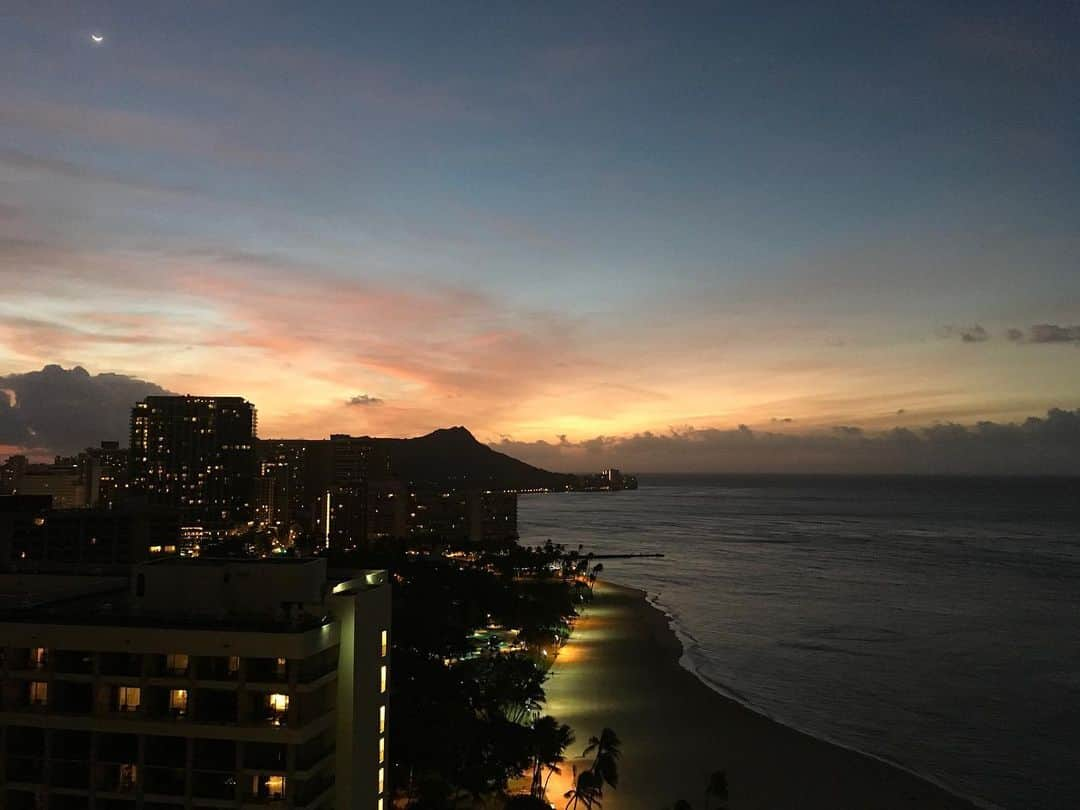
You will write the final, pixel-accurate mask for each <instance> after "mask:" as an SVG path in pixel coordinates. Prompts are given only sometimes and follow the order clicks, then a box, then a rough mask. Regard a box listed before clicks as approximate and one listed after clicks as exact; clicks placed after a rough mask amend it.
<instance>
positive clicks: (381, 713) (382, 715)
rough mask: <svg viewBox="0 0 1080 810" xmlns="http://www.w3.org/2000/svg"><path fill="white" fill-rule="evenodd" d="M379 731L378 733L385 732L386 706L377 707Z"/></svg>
mask: <svg viewBox="0 0 1080 810" xmlns="http://www.w3.org/2000/svg"><path fill="white" fill-rule="evenodd" d="M379 733H380V734H385V733H386V707H385V706H380V707H379Z"/></svg>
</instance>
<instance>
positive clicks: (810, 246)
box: [0, 0, 1080, 469]
mask: <svg viewBox="0 0 1080 810" xmlns="http://www.w3.org/2000/svg"><path fill="white" fill-rule="evenodd" d="M94 33H98V34H100V35H102V36H103V37H104V41H103V42H101V43H100V44H96V43H94V42H93V41H92V40H91V34H94ZM1078 41H1080V7H1078V6H1077V5H1076V4H1075V3H1069V2H1060V3H1041V2H1025V3H1019V2H1017V3H1007V4H1006V3H1000V4H999V3H993V2H980V3H949V2H932V3H931V2H927V3H911V2H892V3H889V2H882V3H865V2H861V3H850V4H839V3H838V4H830V3H824V4H806V3H745V4H735V3H709V4H702V5H696V4H691V3H678V4H671V3H656V4H645V3H631V2H619V3H603V2H589V3H580V2H578V3H543V4H540V3H536V4H525V3H502V4H498V3H464V2H463V3H456V2H455V3H438V4H433V3H416V4H413V3H401V2H398V3H393V4H385V5H382V4H379V5H375V4H365V3H358V2H311V3H294V2H272V1H271V0H260V2H244V0H230V2H228V3H220V2H199V0H193V1H190V2H182V3H181V2H167V1H165V0H163V2H154V3H146V2H144V1H143V2H123V1H122V0H119V1H118V2H109V3H102V2H92V1H87V0H81V1H80V2H50V0H34V2H29V1H28V0H25V1H24V0H14V1H13V2H10V3H5V4H4V7H3V8H2V9H0V284H2V289H3V293H2V294H0V390H3V391H4V392H6V394H7V396H6V400H7V401H6V402H5V401H4V399H5V398H4V397H0V449H7V450H9V451H10V450H13V449H19V448H23V449H29V450H30V451H33V452H38V453H45V452H52V451H54V450H56V451H60V450H61V449H66V448H67V447H68V445H69V444H70V442H73V441H75V439H74V438H71V437H68V438H65V439H60V438H58V437H60V436H61V434H63V435H64V436H67V434H64V433H63V430H62V427H63V425H59V424H54V423H49V421H48V420H49V419H54V421H55V420H56V419H59V420H61V421H62V422H70V421H71V419H72V418H76V419H77V417H71V416H70V414H67V413H65V412H64V409H63V408H60V409H59V410H57V408H55V407H53V406H54V405H56V404H57V403H58V402H59V403H71V404H72V407H73V408H75V407H88V406H87V405H86V403H88V402H89V403H92V406H93V407H94V408H97V407H98V406H99V405H100V403H102V402H112V401H113V400H114V399H116V401H118V402H126V399H125V397H128V396H129V395H130V394H131V393H132V391H133V390H134V389H132V387H131V384H132V380H131V379H130V378H134V380H135V381H136V382H137V381H145V386H146V387H145V390H146V391H148V392H149V391H160V390H167V391H172V392H177V393H199V394H239V395H242V396H245V397H247V398H248V399H249V400H251V401H252V402H254V403H255V404H256V406H257V407H258V409H259V432H260V435H263V436H306V437H320V436H326V435H327V434H329V433H330V432H348V433H354V434H357V435H362V434H377V435H406V436H407V435H417V434H420V433H424V432H427V431H429V430H432V429H434V428H437V427H443V426H448V425H465V426H467V427H469V428H470V429H471V430H472V431H473V432H474V434H475V435H476V436H477V437H478V438H480V439H481V440H483V441H487V442H491V443H493V444H495V445H496V446H500V447H503V448H505V449H512V450H515V451H520V452H521V453H524V454H525V455H526V456H527V457H528V458H530V459H535V460H539V459H545V460H547V461H549V463H551V464H553V465H554V466H559V465H562V466H565V465H567V464H581V463H591V462H592V461H597V462H599V461H620V459H622V458H625V459H629V460H631V461H632V463H633V464H634V465H635V466H636V467H638V468H640V469H648V468H657V469H661V468H663V469H670V468H673V467H674V468H679V466H680V463H679V461H678V458H674V459H673V458H672V457H671V453H670V451H669V450H665V451H661V450H659V449H658V448H656V447H655V446H653V445H650V444H648V442H647V441H646V442H644V443H641V442H639V443H637V444H634V441H635V439H636V438H641V437H649V436H653V437H655V436H664V437H667V438H668V439H671V440H672V441H674V440H675V439H676V438H677V437H683V438H685V437H686V436H688V435H694V436H696V437H698V439H700V437H701V436H703V435H727V432H730V431H736V432H738V431H739V430H740V426H742V428H743V429H745V430H749V431H753V432H756V434H757V435H769V436H776V437H781V438H783V437H787V438H788V439H790V440H791V441H795V442H796V443H797V442H798V441H802V440H804V439H805V440H807V441H810V440H811V439H813V440H816V439H820V438H821V437H828V436H832V437H835V436H838V435H839V436H850V435H852V434H845V433H844V432H843V431H844V430H845V429H847V428H856V429H858V430H859V431H863V432H865V435H867V436H875V437H877V436H884V435H892V434H890V433H889V432H895V431H897V430H900V431H914V432H915V434H917V435H920V436H927V435H930V434H927V433H925V431H927V430H932V429H934V428H935V426H942V425H954V426H955V425H961V426H964V427H965V429H971V430H977V428H976V426H977V425H978V424H980V423H992V424H994V425H1014V426H1022V425H1024V424H1025V420H1028V419H1029V418H1032V417H1034V418H1036V419H1039V420H1046V421H1047V423H1050V422H1053V417H1052V412H1060V413H1065V414H1066V415H1069V414H1072V413H1073V409H1076V408H1078V407H1080V231H1078V229H1077V223H1078V222H1080V168H1078V162H1077V161H1076V159H1075V157H1076V155H1077V154H1078V153H1080V116H1078V115H1077V114H1076V103H1075V101H1076V98H1075V97H1076V87H1077V80H1078V79H1080V48H1077V47H1076V45H1077V42H1078ZM56 366H59V367H60V369H61V370H66V372H65V373H64V374H58V373H57V370H56V369H55V368H54V367H56ZM42 369H46V370H49V369H52V370H51V371H48V373H45V372H43V371H42ZM73 369H77V370H78V371H79V372H82V371H83V370H85V373H76V372H75V371H72V370H73ZM30 374H38V375H39V376H37V377H30V376H27V375H30ZM42 374H44V375H45V376H44V377H41V376H40V375H42ZM102 375H104V376H102ZM42 379H47V380H49V381H51V382H50V384H51V385H54V388H50V389H48V390H49V391H51V392H52V393H51V394H50V395H49V400H50V402H51V403H52V405H50V407H49V408H48V412H49V413H50V414H56V413H59V414H61V415H60V416H55V417H54V416H46V415H45V413H44V410H43V407H42V406H41V404H40V402H41V400H40V399H37V400H36V399H35V396H38V397H40V396H41V392H42V391H43V390H45V389H43V388H41V386H40V385H39V384H38V383H40V381H41V380H42ZM87 379H89V380H91V382H92V385H91V384H90V383H87V382H86V380H87ZM88 386H89V387H88ZM137 387H138V386H136V388H137ZM106 389H107V393H106ZM139 390H143V389H139ZM33 392H36V393H33ZM80 392H81V393H80ZM80 396H81V397H84V398H83V399H79V397H80ZM85 397H89V399H85ZM1055 409H1058V410H1057V411H1055ZM69 410H70V409H69ZM96 426H97V423H95V427H96ZM709 431H713V432H714V433H708V432H709ZM920 431H922V432H920ZM50 437H53V438H50ZM815 437H816V438H815ZM90 438H93V437H90ZM121 438H122V437H121ZM597 440H601V441H599V442H598V441H597ZM679 446H680V447H683V448H684V449H687V448H688V447H689V445H688V444H685V443H684V444H683V445H679ZM693 446H694V447H697V446H698V445H697V444H694V445H693ZM551 447H562V448H571V449H572V451H573V452H570V451H568V452H570V455H568V456H565V457H564V456H558V457H555V458H550V453H549V450H550V448H551ZM538 448H539V449H538ZM544 448H547V449H544ZM587 448H592V449H587ZM597 448H606V450H601V449H597ZM616 448H622V450H621V451H620V452H622V455H620V454H619V452H616ZM629 448H634V452H633V453H630V452H629ZM593 449H595V452H593ZM589 453H592V455H589ZM575 454H576V455H575ZM774 456H775V459H774V461H772V462H770V468H772V467H775V468H777V469H799V468H800V467H799V465H800V464H801V462H800V461H799V458H798V454H793V453H790V452H788V451H776V452H775V453H774ZM735 457H736V456H725V455H724V453H722V452H721V453H720V454H719V455H717V454H716V453H715V452H713V453H712V454H710V455H703V456H700V457H698V458H696V459H695V460H690V459H689V457H684V458H686V460H685V462H684V463H683V467H684V468H686V469H689V468H695V469H698V468H700V469H720V468H726V466H730V465H731V464H735V463H736V462H734V461H732V460H731V459H732V458H735ZM770 458H773V456H770ZM860 458H862V457H860ZM739 463H740V464H741V463H743V462H739ZM745 464H750V466H753V464H751V462H750V461H746V462H745ZM867 464H870V466H873V465H872V464H871V463H870V462H868V461H866V460H865V459H864V460H862V461H859V462H858V463H856V462H854V461H853V462H852V465H853V466H854V467H858V468H860V469H862V468H864V466H865V465H867ZM1025 464H1027V465H1028V466H1031V465H1034V466H1035V467H1036V468H1037V467H1038V460H1037V459H1036V460H1035V461H1032V460H1031V459H1028V460H1027V461H1026V462H1025ZM860 465H862V466H860ZM1026 468H1027V467H1025V469H1026Z"/></svg>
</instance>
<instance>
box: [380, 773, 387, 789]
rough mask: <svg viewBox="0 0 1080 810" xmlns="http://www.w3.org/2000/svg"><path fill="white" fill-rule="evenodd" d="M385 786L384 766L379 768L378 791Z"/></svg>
mask: <svg viewBox="0 0 1080 810" xmlns="http://www.w3.org/2000/svg"><path fill="white" fill-rule="evenodd" d="M385 788H386V768H379V793H382V792H383V790H384V789H385Z"/></svg>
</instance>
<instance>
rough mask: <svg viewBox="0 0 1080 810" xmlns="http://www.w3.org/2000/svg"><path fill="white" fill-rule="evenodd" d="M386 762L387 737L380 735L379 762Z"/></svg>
mask: <svg viewBox="0 0 1080 810" xmlns="http://www.w3.org/2000/svg"><path fill="white" fill-rule="evenodd" d="M384 762H386V737H379V764H380V765H382V764H383V763H384Z"/></svg>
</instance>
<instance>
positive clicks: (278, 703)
mask: <svg viewBox="0 0 1080 810" xmlns="http://www.w3.org/2000/svg"><path fill="white" fill-rule="evenodd" d="M266 705H267V707H268V708H269V709H270V722H271V723H273V724H274V725H275V726H280V725H281V724H282V723H284V722H285V718H286V715H287V714H288V713H289V696H288V695H283V694H281V693H279V692H275V693H273V694H271V695H267V696H266Z"/></svg>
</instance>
